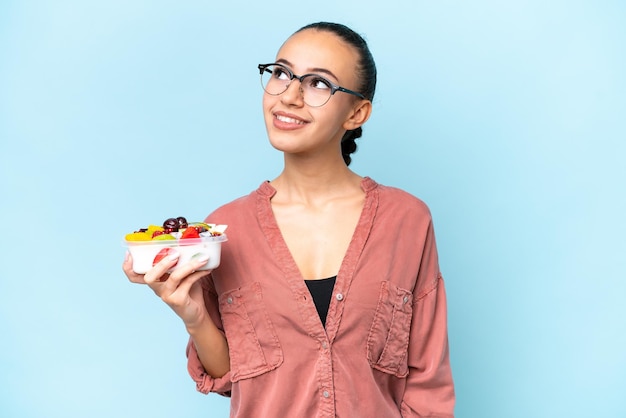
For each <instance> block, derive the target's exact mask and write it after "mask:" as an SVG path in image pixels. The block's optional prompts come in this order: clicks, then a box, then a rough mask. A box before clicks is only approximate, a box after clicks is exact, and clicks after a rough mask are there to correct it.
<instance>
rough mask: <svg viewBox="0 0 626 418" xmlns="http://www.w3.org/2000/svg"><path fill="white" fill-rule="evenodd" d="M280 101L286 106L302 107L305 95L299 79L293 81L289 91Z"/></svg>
mask: <svg viewBox="0 0 626 418" xmlns="http://www.w3.org/2000/svg"><path fill="white" fill-rule="evenodd" d="M280 99H281V101H282V102H283V103H285V104H290V105H296V106H302V105H303V104H304V95H303V91H302V84H301V83H300V81H299V80H298V79H293V80H291V83H289V86H287V90H285V91H284V92H283V94H281V95H280Z"/></svg>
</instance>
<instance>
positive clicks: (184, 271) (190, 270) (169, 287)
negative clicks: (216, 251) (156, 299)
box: [161, 255, 209, 295]
mask: <svg viewBox="0 0 626 418" xmlns="http://www.w3.org/2000/svg"><path fill="white" fill-rule="evenodd" d="M208 260H209V257H208V256H207V255H201V256H199V257H196V258H192V259H191V261H189V262H188V263H185V264H184V265H182V266H178V267H177V268H176V270H174V271H173V272H172V274H170V277H169V279H168V280H167V282H166V283H164V285H163V288H162V293H161V294H162V295H172V294H174V292H177V291H178V289H179V287H180V286H181V285H182V283H185V282H187V281H188V279H187V278H188V277H189V276H190V275H193V274H194V273H195V272H196V270H197V269H199V268H201V267H202V266H204V265H205V264H206V263H207V261H208ZM199 273H200V274H199V275H196V276H194V279H195V280H197V279H198V278H200V277H202V276H203V275H206V274H208V272H207V271H201V272H199ZM192 280H193V279H192ZM195 280H193V281H195ZM192 284H193V283H192ZM189 287H190V285H189V286H186V285H185V287H184V288H183V289H181V291H180V292H178V293H179V294H183V295H184V294H186V293H185V292H188V291H189Z"/></svg>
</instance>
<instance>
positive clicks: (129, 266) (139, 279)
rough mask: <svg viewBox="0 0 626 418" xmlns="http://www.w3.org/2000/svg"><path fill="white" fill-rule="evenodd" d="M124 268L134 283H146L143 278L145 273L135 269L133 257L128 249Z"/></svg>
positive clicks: (123, 264)
mask: <svg viewBox="0 0 626 418" xmlns="http://www.w3.org/2000/svg"><path fill="white" fill-rule="evenodd" d="M122 270H124V273H125V274H126V277H128V280H130V281H131V282H132V283H141V284H145V283H146V281H145V280H144V278H143V274H137V273H135V271H134V270H133V257H132V256H131V255H130V252H128V251H126V256H125V257H124V262H123V263H122Z"/></svg>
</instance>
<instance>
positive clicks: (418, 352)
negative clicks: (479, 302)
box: [401, 223, 455, 418]
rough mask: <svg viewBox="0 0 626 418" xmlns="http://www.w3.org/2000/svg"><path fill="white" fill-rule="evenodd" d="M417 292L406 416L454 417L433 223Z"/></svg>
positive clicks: (409, 356)
mask: <svg viewBox="0 0 626 418" xmlns="http://www.w3.org/2000/svg"><path fill="white" fill-rule="evenodd" d="M414 294H415V297H414V305H413V318H412V322H411V334H410V339H409V352H408V366H409V375H408V377H407V384H406V388H405V392H404V396H403V399H402V407H401V411H402V416H403V418H413V417H415V418H416V417H433V418H434V417H436V418H452V417H454V403H455V394H454V383H453V380H452V372H451V368H450V356H449V349H448V326H447V304H446V293H445V288H444V282H443V278H442V276H441V273H440V271H439V262H438V257H437V248H436V245H435V236H434V230H433V226H432V223H431V224H430V225H429V228H428V232H427V235H426V239H425V243H424V251H423V252H422V258H421V263H420V268H419V273H418V278H417V285H416V287H415V293H414Z"/></svg>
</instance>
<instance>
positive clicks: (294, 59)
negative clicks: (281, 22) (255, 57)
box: [276, 29, 358, 82]
mask: <svg viewBox="0 0 626 418" xmlns="http://www.w3.org/2000/svg"><path fill="white" fill-rule="evenodd" d="M279 59H283V60H287V61H288V62H289V63H291V65H292V66H293V68H292V70H293V71H294V72H295V73H297V74H303V73H305V72H308V71H310V70H311V69H314V68H324V69H326V70H329V71H330V72H332V73H333V74H334V75H336V76H337V78H338V79H339V81H343V82H349V81H353V79H354V77H355V73H356V63H357V62H358V55H357V52H356V51H355V49H354V48H353V47H352V46H350V45H348V44H347V43H346V42H345V41H344V40H342V39H341V38H340V37H338V36H337V35H335V34H334V33H331V32H327V31H319V30H315V29H307V30H304V31H302V32H298V33H295V34H293V35H292V36H291V37H290V38H289V39H287V41H285V43H284V44H283V45H282V47H281V48H280V49H279V50H278V53H277V54H276V60H279Z"/></svg>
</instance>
